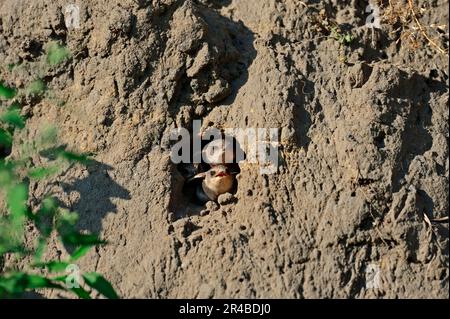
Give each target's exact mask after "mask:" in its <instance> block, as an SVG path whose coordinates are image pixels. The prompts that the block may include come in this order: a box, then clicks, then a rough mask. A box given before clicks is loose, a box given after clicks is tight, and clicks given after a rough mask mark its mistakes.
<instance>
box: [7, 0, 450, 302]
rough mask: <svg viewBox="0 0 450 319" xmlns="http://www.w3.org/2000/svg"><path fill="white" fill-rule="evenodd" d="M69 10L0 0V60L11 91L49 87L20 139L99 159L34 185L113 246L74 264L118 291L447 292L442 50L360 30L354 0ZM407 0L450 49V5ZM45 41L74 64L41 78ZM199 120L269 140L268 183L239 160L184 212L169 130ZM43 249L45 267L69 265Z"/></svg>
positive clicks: (165, 2) (126, 3)
mask: <svg viewBox="0 0 450 319" xmlns="http://www.w3.org/2000/svg"><path fill="white" fill-rule="evenodd" d="M72 2H73V3H76V4H78V5H79V7H80V28H79V29H70V28H69V29H68V28H67V27H66V25H65V23H64V8H65V6H66V5H67V1H66V0H64V1H63V0H33V1H31V0H30V1H25V0H0V61H1V63H3V64H4V65H2V66H1V68H2V70H3V71H4V72H3V77H4V79H5V81H7V83H11V84H14V85H16V86H18V87H20V86H21V85H24V83H26V81H28V80H29V79H30V78H36V77H43V78H44V79H46V80H47V81H48V83H47V86H48V88H49V90H51V91H52V92H54V96H53V97H52V98H48V97H46V98H42V99H37V100H30V101H28V104H27V105H26V106H25V107H24V109H23V112H24V113H26V115H28V116H29V120H28V130H27V131H26V132H23V133H22V134H23V138H26V137H33V136H35V135H36V134H37V132H38V131H39V130H40V129H41V128H42V127H43V125H44V124H45V123H52V124H56V125H57V126H58V128H59V131H60V138H61V140H62V141H63V142H64V143H67V144H68V145H69V147H70V148H71V149H73V150H76V151H80V152H93V153H94V154H95V156H94V158H95V161H96V162H95V164H94V165H92V166H90V167H88V168H74V169H71V170H70V171H68V172H66V173H65V174H63V175H60V176H57V177H55V178H54V179H53V180H52V181H49V182H48V183H35V184H33V185H32V187H31V189H32V195H33V196H34V197H35V198H39V197H40V196H41V195H42V194H44V193H46V192H48V191H53V192H55V193H56V194H57V195H58V197H59V198H60V200H61V202H62V203H64V205H66V206H67V207H69V208H71V209H73V210H76V211H78V212H79V214H80V222H79V227H80V229H82V230H87V231H92V232H98V233H100V234H101V236H102V237H103V238H104V239H106V240H107V241H108V242H109V244H108V245H105V246H102V247H99V248H97V249H96V250H93V251H92V252H90V253H89V254H88V255H87V256H86V257H85V258H84V259H83V260H82V261H81V262H80V267H81V268H82V269H84V270H90V271H94V270H95V271H98V272H100V273H102V274H104V275H105V277H106V278H108V279H109V280H110V281H111V282H112V284H113V285H114V287H115V288H116V289H117V292H118V293H119V295H121V296H122V297H125V298H131V297H133V298H181V297H183V298H185V297H186V298H194V297H196V298H209V297H213V298H223V297H225V298H229V297H233V298H244V297H245V298H324V297H326V298H431V297H437V298H448V297H449V268H448V256H449V240H448V238H449V237H448V234H449V232H448V220H447V222H446V223H445V222H444V223H439V222H435V220H439V219H442V218H445V217H448V209H449V197H448V177H449V161H448V159H449V154H448V133H449V129H448V123H447V121H448V117H449V110H448V99H449V86H448V85H449V78H448V55H446V54H441V53H439V51H438V49H437V48H436V47H434V46H433V45H430V43H429V42H428V41H427V40H426V39H424V38H420V39H419V40H418V43H416V44H417V47H416V48H412V47H411V44H408V43H407V41H406V40H405V39H403V38H402V40H400V41H398V39H399V36H400V35H399V32H400V31H399V30H398V27H399V25H395V24H393V25H391V24H389V23H382V25H381V26H382V28H381V29H374V30H372V29H370V28H367V27H364V24H365V22H366V18H367V15H368V14H367V13H366V12H365V7H366V5H367V3H366V2H365V1H358V0H352V1H332V0H328V1H306V0H305V1H299V0H258V1H256V0H222V1H220V0H196V1H193V0H192V1H190V0H186V1H182V0H153V1H146V0H120V1H118V0H111V1H93V0H92V1H87V0H86V1H78V0H73V1H72ZM405 3H407V2H405ZM414 3H415V5H416V6H417V8H422V7H423V8H424V10H422V13H421V16H420V21H421V23H422V24H423V25H426V26H429V25H447V26H445V28H444V30H443V31H442V32H443V34H444V35H443V36H442V37H443V39H444V40H445V41H447V42H448V18H449V14H448V13H449V9H448V1H443V0H435V1H414ZM405 10H406V7H405ZM324 21H330V23H332V21H333V23H334V22H335V23H336V24H338V25H339V26H340V27H341V29H342V30H343V31H342V32H344V31H345V30H349V32H350V31H351V32H352V34H353V35H354V40H353V41H351V43H350V44H349V45H343V44H340V43H339V41H338V40H336V39H334V38H333V37H332V36H330V34H329V31H330V30H329V29H327V26H326V24H325V25H324ZM413 27H414V25H411V26H410V28H413ZM327 31H328V33H327ZM50 41H60V42H61V43H62V44H64V45H67V47H68V48H69V49H70V52H71V53H72V57H71V58H70V59H69V60H68V61H66V62H65V63H63V64H62V65H60V66H59V67H58V68H56V69H55V70H52V71H51V73H47V74H42V71H41V70H39V69H37V68H36V65H37V63H38V59H40V56H41V55H40V53H41V52H42V51H43V50H44V49H45V46H46V45H47V44H48V43H49V42H50ZM445 41H442V42H439V43H438V45H439V46H442V47H444V48H445V47H446V46H447V43H445ZM17 62H22V64H21V67H18V68H14V70H12V71H10V72H7V71H5V70H6V65H7V64H10V63H17ZM56 101H64V102H65V103H64V105H62V106H61V105H59V104H58V103H56ZM194 119H201V120H202V123H203V126H204V127H207V126H214V127H218V128H232V127H235V128H239V127H240V128H248V127H267V128H270V127H274V128H278V129H279V132H280V142H281V143H280V148H279V150H280V154H279V158H280V163H279V167H278V172H277V173H276V174H269V175H261V174H260V173H259V167H258V166H257V165H251V164H246V165H241V167H240V169H241V172H240V174H239V175H238V177H237V180H238V186H237V191H236V193H235V194H234V195H233V196H226V197H225V198H221V200H220V204H213V203H208V204H207V205H206V207H200V208H199V207H193V206H192V205H191V204H190V203H189V202H188V201H187V199H186V198H184V196H183V193H182V192H181V189H182V187H183V178H182V176H181V174H180V172H179V171H178V169H177V166H176V165H175V164H173V163H172V161H171V160H170V147H171V145H172V143H171V141H170V140H169V133H170V131H171V130H172V129H174V128H176V127H186V128H190V125H191V123H192V120H194ZM13 152H14V150H13ZM428 220H430V221H431V222H430V223H428V222H427V221H428ZM54 242H55V244H54V245H53V246H52V249H50V250H49V251H48V252H47V254H48V256H52V257H57V256H65V255H66V251H65V249H64V247H60V246H59V245H58V244H56V240H55V241H54ZM374 267H375V269H378V270H377V271H378V274H379V282H378V283H377V287H376V288H375V289H373V288H370V287H368V286H367V279H368V278H367V276H368V273H367V271H368V269H370V268H374ZM43 296H44V297H50V298H57V297H59V296H60V295H59V293H58V292H51V293H49V292H43Z"/></svg>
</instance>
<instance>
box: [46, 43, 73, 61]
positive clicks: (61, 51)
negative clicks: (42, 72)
mask: <svg viewBox="0 0 450 319" xmlns="http://www.w3.org/2000/svg"><path fill="white" fill-rule="evenodd" d="M69 56H70V52H69V50H68V49H67V48H66V47H65V46H62V45H60V44H58V43H56V42H52V43H50V45H49V46H48V49H47V63H48V64H50V65H52V66H54V65H58V64H60V63H61V62H62V61H64V60H65V59H66V58H68V57H69Z"/></svg>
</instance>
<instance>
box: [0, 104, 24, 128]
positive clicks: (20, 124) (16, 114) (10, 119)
mask: <svg viewBox="0 0 450 319" xmlns="http://www.w3.org/2000/svg"><path fill="white" fill-rule="evenodd" d="M0 121H2V122H4V123H7V124H10V125H12V126H14V127H17V128H19V129H22V128H24V127H25V119H24V118H23V117H22V115H20V110H19V109H17V108H11V109H9V110H8V111H6V112H5V113H3V114H2V115H1V116H0Z"/></svg>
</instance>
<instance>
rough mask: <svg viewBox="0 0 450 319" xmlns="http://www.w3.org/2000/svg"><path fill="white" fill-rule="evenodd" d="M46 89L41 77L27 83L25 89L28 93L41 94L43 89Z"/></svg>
mask: <svg viewBox="0 0 450 319" xmlns="http://www.w3.org/2000/svg"><path fill="white" fill-rule="evenodd" d="M46 89H47V86H46V85H45V83H44V81H42V80H41V79H38V80H35V81H33V82H31V83H30V84H28V86H27V87H26V89H25V91H26V93H27V94H28V95H34V96H37V95H41V94H42V93H44V91H45V90H46Z"/></svg>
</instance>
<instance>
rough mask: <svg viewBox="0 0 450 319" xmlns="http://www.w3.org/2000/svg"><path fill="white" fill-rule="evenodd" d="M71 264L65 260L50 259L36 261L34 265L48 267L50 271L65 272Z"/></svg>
mask: <svg viewBox="0 0 450 319" xmlns="http://www.w3.org/2000/svg"><path fill="white" fill-rule="evenodd" d="M69 265H70V264H69V263H67V262H64V261H49V262H43V263H35V264H34V265H33V266H34V267H37V268H41V269H44V268H46V269H47V270H48V271H49V272H51V273H55V272H63V271H65V270H66V268H67V267H68V266H69Z"/></svg>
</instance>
